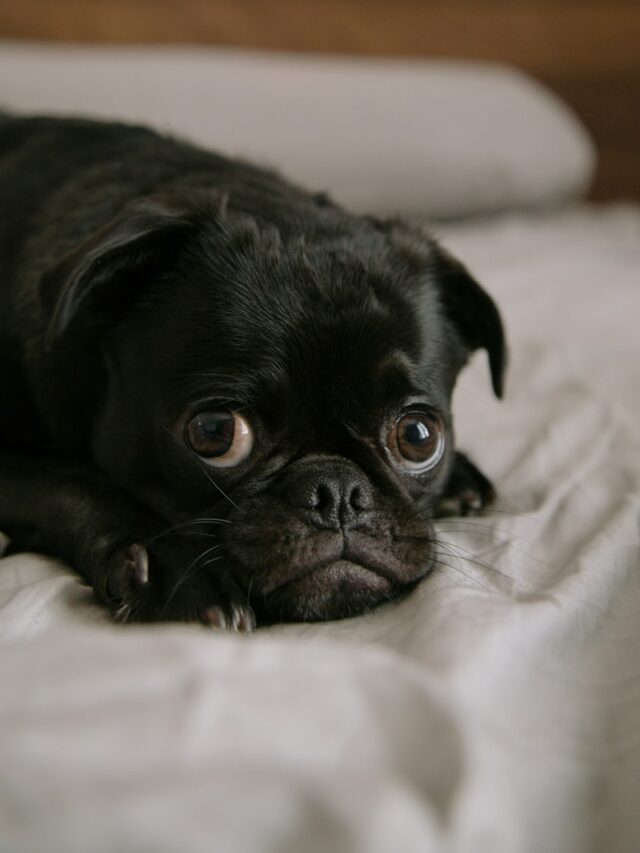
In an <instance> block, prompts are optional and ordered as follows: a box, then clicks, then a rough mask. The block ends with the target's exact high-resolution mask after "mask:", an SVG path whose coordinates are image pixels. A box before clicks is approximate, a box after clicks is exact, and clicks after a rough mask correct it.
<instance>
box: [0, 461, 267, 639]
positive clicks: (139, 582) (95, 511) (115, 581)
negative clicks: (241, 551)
mask: <svg viewBox="0 0 640 853" xmlns="http://www.w3.org/2000/svg"><path fill="white" fill-rule="evenodd" d="M166 528H167V525H166V523H165V522H163V520H162V519H159V518H157V517H156V516H154V515H153V514H152V513H151V512H149V511H148V510H147V509H145V508H144V507H142V506H141V505H140V504H138V503H137V502H136V501H134V500H133V499H132V498H130V497H129V496H128V495H126V494H125V493H124V492H123V491H121V490H120V489H119V488H118V487H117V486H116V485H114V484H113V483H111V482H110V481H109V479H108V478H107V477H106V476H105V475H104V474H103V473H102V472H101V471H100V470H98V469H97V468H94V467H91V466H85V465H81V464H74V463H65V462H59V461H54V460H36V459H30V458H26V457H22V456H18V455H14V454H0V530H2V531H3V532H4V533H6V534H7V535H8V536H9V538H10V539H11V541H12V546H11V547H12V549H13V550H24V549H25V548H27V547H34V546H36V547H37V548H38V550H41V551H44V552H45V553H49V554H53V555H55V556H58V557H61V558H62V559H63V560H65V561H66V562H67V563H69V564H70V565H71V566H73V567H74V568H76V569H77V570H78V571H79V572H80V573H81V574H82V575H83V576H84V577H85V578H86V579H87V580H88V581H89V582H90V583H91V585H92V587H93V589H94V592H95V594H96V597H97V598H98V600H99V601H100V602H102V603H103V604H105V605H107V607H108V608H109V609H110V611H111V613H112V614H113V615H114V617H115V618H117V619H119V620H120V621H138V622H151V621H160V620H168V621H201V622H204V623H205V624H209V625H212V626H214V627H222V628H226V627H228V628H231V629H234V630H241V631H247V630H251V629H252V628H253V626H254V619H253V613H252V611H251V609H250V608H249V607H248V605H247V603H246V596H245V595H243V593H242V592H241V590H240V589H239V588H237V586H235V585H234V583H233V581H232V580H231V579H229V578H226V577H225V578H224V583H223V582H222V580H221V578H220V576H216V573H215V572H208V571H204V570H203V569H204V568H206V565H207V561H206V555H205V552H207V551H208V550H210V551H212V550H213V549H212V548H211V546H210V544H209V543H210V541H211V540H210V539H206V540H204V541H206V542H207V544H206V545H203V544H202V542H203V539H202V538H199V536H198V528H197V527H196V528H195V529H194V530H190V531H189V535H187V534H186V533H185V532H184V531H183V530H182V529H181V528H179V529H178V531H177V532H175V533H174V532H171V533H169V532H167V529H166ZM199 529H200V530H202V528H201V527H200V528H199ZM204 535H210V534H206V533H205V534H204ZM214 547H215V546H214ZM203 557H205V560H203ZM208 562H211V560H209V561H208Z"/></svg>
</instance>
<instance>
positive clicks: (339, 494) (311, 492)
mask: <svg viewBox="0 0 640 853" xmlns="http://www.w3.org/2000/svg"><path fill="white" fill-rule="evenodd" d="M284 497H285V498H286V499H287V501H288V502H289V503H290V504H291V505H292V506H294V507H296V508H297V509H303V510H306V511H307V512H308V518H309V521H311V523H312V524H313V525H314V526H315V527H318V528H327V529H330V530H339V529H340V528H344V529H346V528H349V527H354V526H357V525H358V524H361V523H363V522H364V520H365V519H366V517H367V516H368V515H369V514H370V512H371V510H373V508H374V500H373V491H372V488H371V486H370V484H369V483H368V481H367V479H366V478H365V477H364V476H363V475H362V474H360V473H359V471H358V470H357V468H355V467H351V466H346V465H345V466H341V467H339V468H334V467H331V468H330V469H328V468H326V467H324V466H323V470H317V469H316V470H311V471H304V472H301V473H300V474H299V475H298V476H297V477H296V479H295V480H294V481H293V482H292V483H290V485H289V488H287V489H286V490H285V492H284Z"/></svg>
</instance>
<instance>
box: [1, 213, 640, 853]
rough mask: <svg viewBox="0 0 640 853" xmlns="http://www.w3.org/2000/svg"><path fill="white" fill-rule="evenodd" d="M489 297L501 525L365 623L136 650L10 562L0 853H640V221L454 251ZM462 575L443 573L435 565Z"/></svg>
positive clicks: (59, 569) (478, 418) (50, 568)
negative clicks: (500, 359) (495, 331)
mask: <svg viewBox="0 0 640 853" xmlns="http://www.w3.org/2000/svg"><path fill="white" fill-rule="evenodd" d="M442 236H443V237H444V238H446V240H447V241H448V245H449V246H450V247H451V248H452V249H453V250H454V251H457V252H458V253H459V255H460V256H461V257H463V258H464V259H465V260H466V261H467V262H468V264H469V265H470V266H471V268H472V269H473V270H474V271H475V272H476V273H477V274H478V276H479V277H480V278H481V279H482V280H483V281H484V282H485V283H486V284H487V286H488V287H489V289H490V290H491V291H492V293H494V294H495V296H496V298H497V300H498V302H499V304H500V305H501V307H502V310H503V312H504V315H505V318H506V322H507V326H508V329H509V333H510V339H511V353H512V365H511V370H510V374H509V381H508V391H507V396H506V400H505V401H504V402H502V403H498V402H495V401H493V400H492V398H491V396H490V391H489V382H488V374H487V369H486V364H485V362H484V357H483V356H479V357H478V358H477V359H475V360H474V362H473V364H472V365H471V366H470V368H469V369H468V370H467V372H466V373H465V374H464V376H463V377H462V378H461V381H460V384H459V389H458V391H457V395H456V410H457V418H458V432H459V439H460V443H461V444H462V446H464V447H465V448H467V449H468V450H469V451H470V452H471V453H472V454H473V456H474V457H475V458H476V459H477V461H478V463H479V464H481V466H482V467H483V468H484V469H485V470H486V471H487V473H489V474H490V475H491V476H492V477H493V478H494V480H495V481H496V483H497V485H498V487H499V490H500V499H499V503H498V505H497V507H496V509H495V511H494V512H492V513H490V514H489V515H488V516H487V517H485V518H482V519H474V520H473V521H470V522H465V521H448V522H443V523H441V524H440V525H439V532H440V537H441V540H442V542H443V545H442V549H441V552H442V560H443V565H442V566H441V568H440V569H439V570H438V571H437V572H436V573H435V574H434V575H433V576H432V577H431V578H430V579H429V580H428V581H427V582H426V583H424V584H423V585H422V587H421V588H420V589H419V590H418V591H417V592H416V593H415V594H414V595H412V596H411V597H410V598H408V599H407V600H405V601H403V602H401V603H399V604H396V605H393V606H388V607H385V608H383V609H381V610H379V611H378V612H376V613H373V614H371V615H368V616H366V617H363V618H360V619H355V620H350V621H346V622H342V623H334V624H327V625H315V626H311V625H302V626H289V627H282V628H276V629H272V630H269V631H259V632H258V633H257V634H256V635H254V636H253V637H251V638H242V637H235V636H228V635H220V634H218V633H215V632H212V631H211V632H209V631H206V630H205V629H200V628H198V627H177V626H165V627H151V628H145V629H140V628H135V629H129V628H121V627H115V626H113V625H111V624H109V623H108V621H107V620H106V619H105V617H104V615H103V613H102V612H101V611H100V610H99V609H98V608H97V606H96V605H95V604H94V603H93V602H92V597H91V594H90V592H89V590H88V589H87V588H86V587H85V586H83V585H82V583H81V582H80V581H79V579H78V578H77V577H76V576H75V575H74V574H73V573H71V572H70V571H68V570H67V569H66V568H65V567H64V566H62V565H61V564H60V563H57V562H55V561H52V560H47V559H44V558H42V557H38V556H32V555H20V556H12V557H7V558H4V559H3V560H1V561H0V850H2V851H21V853H22V852H23V851H34V853H35V851H38V853H40V851H41V852H42V853H88V851H92V853H94V851H95V853H107V852H108V853H114V851H126V852H127V853H151V852H152V851H153V853H174V851H175V852H176V853H178V851H179V853H190V851H207V853H211V851H223V853H235V851H238V853H240V851H242V853H244V851H279V852H280V851H282V853H285V851H287V853H310V852H311V851H327V850H331V851H333V853H342V851H344V853H347V851H349V853H355V851H363V853H364V851H367V853H377V851H380V853H383V851H384V853H387V852H388V851H399V850H402V851H404V853H413V851H415V853H418V851H420V853H424V851H431V850H437V851H459V853H467V851H474V853H479V851H488V853H519V851H545V853H556V851H558V852H559V851H561V853H571V851H576V853H578V851H579V853H584V851H587V850H602V851H606V853H622V851H628V853H631V852H632V851H637V850H638V849H640V618H639V616H640V565H639V563H640V557H639V554H640V551H639V546H640V453H639V450H640V437H639V434H638V426H637V425H638V420H639V418H640V342H639V341H640V335H639V330H638V325H639V321H640V210H639V209H638V208H633V207H630V206H629V207H623V206H619V207H609V208H606V209H600V210H598V209H589V208H574V209H571V210H568V211H565V212H560V213H555V214H548V215H545V216H539V217H526V218H525V217H515V216H511V217H509V218H501V219H496V220H493V221H491V222H485V223H483V224H480V225H466V226H457V227H450V228H447V229H444V230H443V231H442ZM445 564H446V565H445Z"/></svg>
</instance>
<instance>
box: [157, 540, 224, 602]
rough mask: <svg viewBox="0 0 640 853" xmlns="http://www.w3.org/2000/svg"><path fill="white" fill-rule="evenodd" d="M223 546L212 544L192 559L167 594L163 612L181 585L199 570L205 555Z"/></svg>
mask: <svg viewBox="0 0 640 853" xmlns="http://www.w3.org/2000/svg"><path fill="white" fill-rule="evenodd" d="M221 547H222V545H220V544H218V545H212V546H211V548H207V549H206V550H205V551H203V552H202V553H201V554H199V555H198V556H197V557H196V558H195V560H192V562H191V563H190V564H189V565H188V566H187V568H186V569H185V571H184V572H183V573H182V575H181V576H180V577H179V578H178V580H177V581H176V583H175V584H174V586H173V588H172V590H171V592H170V593H169V595H168V596H167V599H166V601H165V603H164V607H163V608H162V612H163V614H164V613H165V612H166V610H167V607H168V606H169V604H170V602H171V601H172V600H173V599H174V598H175V596H176V594H177V592H178V590H179V589H180V587H181V586H182V585H183V584H184V583H185V581H186V580H188V579H189V578H190V577H191V576H192V574H194V573H195V572H196V571H198V569H199V568H200V562H201V560H202V559H203V557H206V556H208V555H209V554H211V553H212V552H213V551H215V550H216V549H219V548H221ZM221 557H222V555H220V557H218V559H221Z"/></svg>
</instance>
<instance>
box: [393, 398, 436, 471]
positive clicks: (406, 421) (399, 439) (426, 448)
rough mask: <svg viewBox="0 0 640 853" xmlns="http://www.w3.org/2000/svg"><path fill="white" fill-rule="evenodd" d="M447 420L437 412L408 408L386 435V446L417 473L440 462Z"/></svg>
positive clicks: (399, 461) (396, 457) (407, 468)
mask: <svg viewBox="0 0 640 853" xmlns="http://www.w3.org/2000/svg"><path fill="white" fill-rule="evenodd" d="M444 446H445V437H444V424H443V422H442V420H441V418H439V417H438V416H436V415H429V414H426V412H408V413H407V414H405V415H403V416H402V417H401V418H399V419H398V420H397V421H396V422H395V424H394V425H393V427H392V428H391V430H390V432H389V435H388V437H387V450H388V451H389V453H390V454H391V456H392V457H393V459H394V460H395V462H396V463H398V464H400V465H401V466H402V467H403V468H405V469H406V470H408V471H412V472H414V473H423V472H424V471H428V470H429V469H431V468H433V467H434V466H435V465H437V464H438V462H439V461H440V459H442V454H443V453H444Z"/></svg>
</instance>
